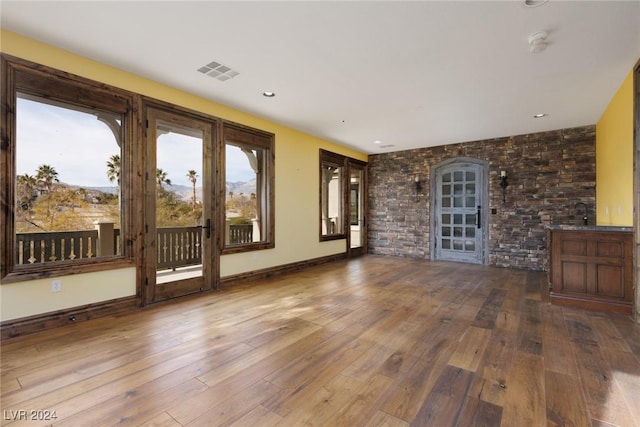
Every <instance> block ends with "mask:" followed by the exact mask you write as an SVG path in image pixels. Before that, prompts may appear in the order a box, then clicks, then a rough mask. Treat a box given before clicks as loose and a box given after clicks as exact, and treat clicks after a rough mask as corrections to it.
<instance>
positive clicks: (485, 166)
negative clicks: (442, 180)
mask: <svg viewBox="0 0 640 427" xmlns="http://www.w3.org/2000/svg"><path fill="white" fill-rule="evenodd" d="M456 163H471V164H474V165H478V166H480V169H481V171H480V173H481V174H482V179H483V185H482V188H480V190H479V194H480V197H481V198H482V201H483V204H482V210H481V221H482V224H481V226H482V228H481V230H482V244H481V248H480V249H481V250H482V256H481V260H480V264H481V265H489V162H487V161H485V160H482V159H476V158H473V157H455V158H452V159H447V160H444V161H442V162H440V163H438V164H437V165H435V166H433V167H432V168H431V176H430V182H431V188H430V193H431V196H430V205H429V206H430V208H429V248H430V249H429V253H430V259H431V260H436V259H437V258H436V243H437V241H438V239H437V238H436V235H437V234H436V223H437V222H438V221H437V218H436V216H437V208H436V206H438V203H437V194H438V191H437V190H438V189H437V186H438V182H437V176H438V173H439V172H440V171H441V170H442V169H443V168H446V167H448V166H451V165H453V164H456Z"/></svg>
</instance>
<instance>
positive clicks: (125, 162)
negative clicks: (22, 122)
mask: <svg viewBox="0 0 640 427" xmlns="http://www.w3.org/2000/svg"><path fill="white" fill-rule="evenodd" d="M0 67H1V68H0V69H1V70H2V81H1V83H0V84H1V90H2V100H1V103H0V108H1V109H0V115H1V117H2V124H1V127H0V138H1V139H0V140H1V144H0V170H1V172H0V232H1V233H2V240H3V242H4V243H3V245H2V246H0V262H1V266H0V278H1V279H2V283H3V284H4V283H11V282H18V281H26V280H33V279H38V278H43V277H56V276H66V275H70V274H79V273H87V272H94V271H102V270H109V269H114V268H122V267H128V266H133V265H134V263H133V261H134V257H135V256H136V253H137V252H138V248H137V247H134V242H135V241H136V240H135V236H134V233H133V230H135V229H136V212H139V211H140V207H139V206H138V205H137V204H136V203H137V202H136V201H137V200H140V197H139V194H138V193H139V189H137V188H136V187H135V185H134V180H133V177H134V175H135V170H134V168H135V167H134V165H136V163H139V162H136V160H137V158H138V157H139V153H137V152H136V151H135V149H134V146H135V145H136V144H134V143H133V142H135V141H136V135H137V133H138V127H137V126H136V125H135V123H136V121H135V113H136V111H137V109H138V100H137V99H136V97H135V95H134V94H132V93H130V92H127V91H124V90H120V89H117V88H114V87H111V86H108V85H106V84H101V83H97V82H94V81H91V80H88V79H84V78H81V77H78V76H75V75H72V74H69V73H65V72H62V71H59V70H55V69H52V68H49V67H46V66H43V65H39V64H35V63H32V62H30V61H26V60H23V59H20V58H15V57H12V56H10V55H6V54H2V55H1V57H0ZM18 93H23V94H26V95H30V96H34V97H39V98H44V99H46V100H49V101H51V102H52V103H56V102H60V103H64V104H69V105H73V106H77V107H79V109H90V110H98V111H105V112H110V113H117V114H120V115H121V116H122V120H123V122H122V128H123V130H122V148H121V158H122V163H121V177H122V178H121V197H122V206H121V212H120V215H121V236H122V242H123V245H122V255H120V256H109V257H104V258H101V257H97V258H90V259H83V260H73V261H60V262H55V263H51V264H35V265H29V266H22V265H15V262H16V260H15V244H16V236H15V213H14V207H15V190H14V189H15V184H16V182H15V181H16V177H15V170H16V164H15V162H16V144H17V139H16V103H17V94H18Z"/></svg>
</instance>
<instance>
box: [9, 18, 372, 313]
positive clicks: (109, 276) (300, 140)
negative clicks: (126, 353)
mask: <svg viewBox="0 0 640 427" xmlns="http://www.w3.org/2000/svg"><path fill="white" fill-rule="evenodd" d="M0 31H1V33H0V51H2V52H3V53H7V54H10V55H13V56H16V57H20V58H24V59H27V60H30V61H33V62H36V63H39V64H44V65H47V66H50V67H52V68H57V69H59V70H63V71H67V72H69V73H73V74H76V75H79V76H83V77H86V78H89V79H92V80H96V81H99V82H103V83H106V84H109V85H112V86H116V87H119V88H123V89H126V90H130V91H132V92H135V93H138V94H142V95H147V96H150V97H153V98H156V99H159V100H163V101H167V102H170V103H173V104H176V105H179V106H183V107H186V108H189V109H192V110H196V111H200V112H203V113H206V114H209V115H212V116H215V117H220V118H223V119H228V120H232V121H235V122H238V123H242V124H245V125H248V126H252V127H255V128H259V129H262V130H265V131H268V132H272V133H274V134H275V136H276V137H275V140H276V145H275V154H276V172H275V214H276V216H275V223H276V224H275V225H276V229H275V244H276V245H275V248H274V249H270V250H264V251H256V252H249V253H242V254H233V255H225V256H224V257H222V259H221V261H220V262H221V276H222V277H225V276H229V275H233V274H237V273H243V272H246V271H251V270H257V269H263V268H269V267H274V266H278V265H283V264H289V263H293V262H297V261H303V260H307V259H314V258H318V257H323V256H327V255H333V254H337V253H343V252H345V250H346V241H345V240H339V241H329V242H319V239H318V229H319V218H318V217H319V206H318V203H319V202H318V188H319V185H320V184H319V182H318V176H319V174H318V167H319V166H318V156H319V150H320V149H321V148H322V149H325V150H329V151H333V152H336V153H340V154H343V155H346V156H350V157H353V158H355V159H359V160H365V161H366V160H367V155H366V154H364V153H360V152H357V151H355V150H352V149H349V148H346V147H343V146H340V145H338V144H334V143H332V142H329V141H325V140H322V139H319V138H315V137H312V136H310V135H307V134H305V133H302V132H298V131H295V130H293V129H291V128H287V127H285V126H282V125H279V124H277V123H274V122H271V121H268V120H266V119H264V118H260V117H257V116H253V115H250V114H247V113H244V112H241V111H238V110H235V109H233V108H230V107H226V106H224V105H221V104H217V103H214V102H211V101H209V100H206V99H204V98H200V97H197V96H194V95H191V94H188V93H185V92H182V91H179V90H177V89H174V88H171V87H168V86H165V85H162V84H160V83H158V82H154V81H152V80H148V79H145V78H142V77H139V76H136V75H133V74H130V73H127V72H124V71H122V70H119V69H116V68H113V67H109V66H106V65H104V64H100V63H98V62H95V61H92V60H89V59H87V58H83V57H81V56H78V55H75V54H72V53H70V52H67V51H64V50H61V49H57V48H55V47H52V46H49V45H47V44H44V43H40V42H37V41H34V40H32V39H28V38H25V37H22V36H20V35H18V34H15V33H11V32H8V31H5V30H0ZM132 271H133V270H131V269H125V270H123V271H110V272H99V273H92V274H90V275H72V276H66V277H61V278H57V279H60V280H62V283H63V290H62V292H60V293H56V294H52V293H51V290H50V289H51V288H50V282H51V280H50V279H49V280H37V281H32V282H20V283H12V284H3V285H2V286H0V300H1V302H0V304H1V305H0V308H1V310H2V311H1V313H0V320H2V321H4V320H11V319H16V318H20V317H25V316H31V315H34V314H39V313H46V312H50V311H56V310H61V309H65V308H69V307H73V306H78V305H84V304H90V303H95V302H99V301H104V300H108V299H113V298H120V297H123V296H128V295H134V294H135V272H134V273H132ZM34 301H37V304H34Z"/></svg>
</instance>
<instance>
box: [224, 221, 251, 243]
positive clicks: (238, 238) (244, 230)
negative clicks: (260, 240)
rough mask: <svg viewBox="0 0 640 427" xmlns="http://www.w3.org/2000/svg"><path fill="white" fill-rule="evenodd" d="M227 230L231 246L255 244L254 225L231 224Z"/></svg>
mask: <svg viewBox="0 0 640 427" xmlns="http://www.w3.org/2000/svg"><path fill="white" fill-rule="evenodd" d="M227 230H228V232H229V243H231V244H238V243H251V242H253V224H230V225H229V227H228V229H227Z"/></svg>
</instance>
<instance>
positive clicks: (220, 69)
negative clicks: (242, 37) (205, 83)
mask: <svg viewBox="0 0 640 427" xmlns="http://www.w3.org/2000/svg"><path fill="white" fill-rule="evenodd" d="M198 71H199V72H201V73H202V74H206V75H207V76H209V77H213V78H214V79H218V80H220V81H221V82H224V81H226V80H230V79H232V78H234V77H235V76H237V75H238V74H240V73H239V72H237V71H236V70H233V69H231V68H230V67H227V66H226V65H223V64H221V63H219V62H216V61H213V62H210V63H208V64H207V65H203V66H202V67H200V68H198Z"/></svg>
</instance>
